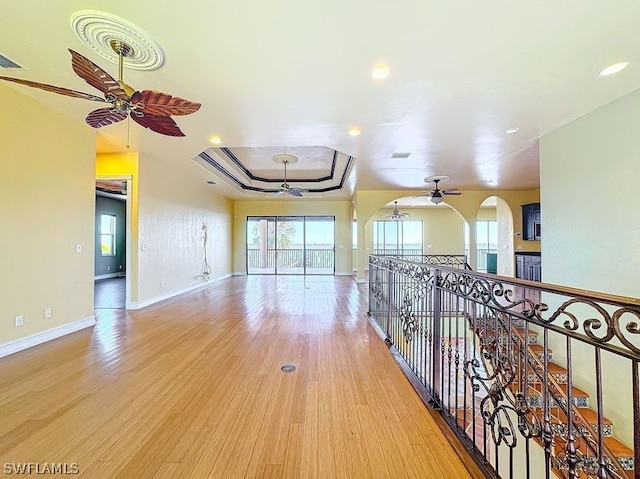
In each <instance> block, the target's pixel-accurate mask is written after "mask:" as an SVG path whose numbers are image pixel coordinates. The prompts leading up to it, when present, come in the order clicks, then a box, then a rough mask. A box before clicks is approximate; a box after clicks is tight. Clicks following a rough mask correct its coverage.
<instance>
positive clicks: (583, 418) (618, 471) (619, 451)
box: [469, 317, 635, 479]
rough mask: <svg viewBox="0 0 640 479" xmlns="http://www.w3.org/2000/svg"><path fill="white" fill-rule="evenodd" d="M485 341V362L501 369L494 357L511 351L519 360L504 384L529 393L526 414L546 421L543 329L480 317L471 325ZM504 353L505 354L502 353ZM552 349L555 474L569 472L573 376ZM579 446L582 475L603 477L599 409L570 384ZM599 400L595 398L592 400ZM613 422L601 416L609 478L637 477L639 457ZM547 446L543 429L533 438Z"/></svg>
mask: <svg viewBox="0 0 640 479" xmlns="http://www.w3.org/2000/svg"><path fill="white" fill-rule="evenodd" d="M469 320H470V326H471V328H472V329H475V333H476V335H477V337H478V338H479V340H480V343H481V345H482V349H483V350H484V352H485V353H486V352H489V354H482V356H483V357H484V361H485V363H488V364H485V367H487V368H488V369H489V370H496V369H497V368H499V367H500V365H497V364H496V362H495V358H497V357H499V356H500V355H501V354H502V355H505V354H506V355H509V356H510V357H511V360H512V362H513V364H514V368H513V371H515V377H511V378H510V379H506V380H505V379H504V376H502V379H501V383H500V384H501V386H503V387H504V388H505V389H507V388H508V390H509V391H510V393H511V394H512V395H513V397H514V398H515V397H521V398H524V401H525V403H526V406H523V408H524V409H525V410H526V413H525V414H526V415H527V416H528V417H529V418H530V420H531V422H532V423H534V424H536V423H537V424H539V425H540V426H541V427H542V426H543V425H544V407H543V406H544V389H545V386H544V382H545V377H544V376H545V374H544V373H543V372H544V371H545V358H544V347H543V346H542V345H540V344H539V341H538V333H537V332H535V331H534V330H532V329H530V328H527V325H526V322H525V321H524V320H522V319H512V318H509V319H508V320H507V321H502V320H500V319H499V318H496V317H493V318H483V319H481V320H479V319H478V318H476V319H475V321H474V322H473V323H474V324H475V327H473V326H472V324H471V323H472V322H471V318H469ZM503 357H504V356H503ZM553 359H554V358H553V351H552V350H550V349H548V350H547V358H546V366H547V367H546V376H547V378H546V382H547V388H548V392H549V394H547V401H548V405H549V407H548V414H549V419H550V428H551V433H552V443H551V449H550V454H551V465H552V468H553V469H552V470H553V472H554V473H555V474H556V476H558V477H561V478H568V477H569V472H568V471H569V466H568V461H567V453H566V451H567V445H568V444H567V443H568V441H569V439H568V421H567V407H566V405H567V403H568V397H569V394H568V392H569V391H568V384H567V383H568V377H567V370H566V369H565V368H564V367H562V366H560V365H559V364H557V363H555V362H553ZM571 398H572V401H571V402H572V404H573V405H572V407H571V408H570V410H571V414H572V418H573V428H574V436H576V437H577V439H574V445H575V448H576V453H577V457H578V461H579V462H578V464H579V465H578V470H579V473H578V476H577V477H580V478H594V479H595V478H597V477H600V476H598V468H599V464H598V457H597V456H598V454H597V451H598V444H597V441H598V414H597V412H596V411H595V410H594V409H593V408H595V407H596V406H595V404H592V401H591V398H590V397H589V394H588V393H586V392H585V391H583V390H581V389H579V388H578V387H576V386H575V385H572V387H571ZM593 402H594V403H595V401H593ZM614 432H615V431H614V424H613V422H612V421H610V420H609V419H607V418H602V433H603V436H604V437H603V449H604V451H605V454H604V455H605V456H606V459H605V461H606V462H607V464H608V469H609V470H608V475H607V477H618V478H633V477H635V476H634V464H633V462H634V460H633V456H634V454H633V450H632V449H630V448H629V447H627V446H626V445H625V444H623V443H622V442H620V441H619V440H617V439H616V438H615V436H614ZM534 439H535V440H536V442H538V444H540V445H541V446H542V447H543V448H544V442H543V439H542V434H541V433H540V434H538V435H537V437H535V438H534Z"/></svg>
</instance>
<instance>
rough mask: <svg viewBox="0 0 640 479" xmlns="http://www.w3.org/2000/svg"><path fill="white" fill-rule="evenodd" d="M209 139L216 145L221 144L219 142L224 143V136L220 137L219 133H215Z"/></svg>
mask: <svg viewBox="0 0 640 479" xmlns="http://www.w3.org/2000/svg"><path fill="white" fill-rule="evenodd" d="M209 141H210V142H211V143H213V144H214V145H219V144H221V143H222V138H220V137H219V136H217V135H214V136H212V137H211V138H209Z"/></svg>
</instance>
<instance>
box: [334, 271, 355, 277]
mask: <svg viewBox="0 0 640 479" xmlns="http://www.w3.org/2000/svg"><path fill="white" fill-rule="evenodd" d="M335 275H336V276H353V275H354V273H352V272H350V271H343V272H336V274H335Z"/></svg>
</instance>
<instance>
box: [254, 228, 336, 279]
mask: <svg viewBox="0 0 640 479" xmlns="http://www.w3.org/2000/svg"><path fill="white" fill-rule="evenodd" d="M246 246H247V249H246V251H247V257H246V264H247V274H299V275H317V274H330V275H333V274H335V217H334V216H248V217H247V241H246Z"/></svg>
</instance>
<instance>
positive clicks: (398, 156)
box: [391, 153, 411, 159]
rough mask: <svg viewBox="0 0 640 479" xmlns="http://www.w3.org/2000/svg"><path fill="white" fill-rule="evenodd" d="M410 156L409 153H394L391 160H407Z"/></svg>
mask: <svg viewBox="0 0 640 479" xmlns="http://www.w3.org/2000/svg"><path fill="white" fill-rule="evenodd" d="M410 155H411V153H394V154H393V155H391V158H401V159H405V158H409V156H410Z"/></svg>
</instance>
